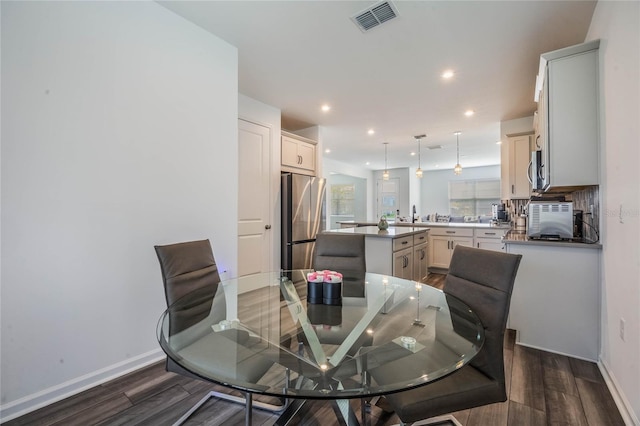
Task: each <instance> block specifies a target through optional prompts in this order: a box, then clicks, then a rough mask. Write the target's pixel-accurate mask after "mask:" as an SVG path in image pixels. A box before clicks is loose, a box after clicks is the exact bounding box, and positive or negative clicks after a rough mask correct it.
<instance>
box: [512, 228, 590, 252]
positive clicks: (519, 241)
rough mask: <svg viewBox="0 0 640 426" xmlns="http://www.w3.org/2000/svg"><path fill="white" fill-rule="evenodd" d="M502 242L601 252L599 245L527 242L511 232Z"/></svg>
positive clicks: (542, 241)
mask: <svg viewBox="0 0 640 426" xmlns="http://www.w3.org/2000/svg"><path fill="white" fill-rule="evenodd" d="M502 242H503V243H504V244H514V245H528V246H531V245H534V246H547V247H569V248H578V249H592V250H601V249H602V244H601V243H580V242H572V241H544V240H529V239H527V238H526V236H524V235H518V236H517V237H514V236H513V235H511V232H508V233H507V235H505V236H504V237H503V238H502Z"/></svg>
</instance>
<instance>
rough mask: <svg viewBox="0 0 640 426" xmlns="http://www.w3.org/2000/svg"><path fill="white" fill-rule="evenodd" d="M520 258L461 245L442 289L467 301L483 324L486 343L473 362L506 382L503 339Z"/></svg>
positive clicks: (476, 366) (495, 377)
mask: <svg viewBox="0 0 640 426" xmlns="http://www.w3.org/2000/svg"><path fill="white" fill-rule="evenodd" d="M521 258H522V255H519V254H518V255H516V254H508V253H502V252H498V251H491V250H483V249H477V248H471V247H464V246H460V245H458V246H456V248H455V250H454V252H453V256H452V258H451V263H450V265H449V273H448V274H447V278H446V280H445V284H444V289H443V291H444V292H445V293H446V294H448V295H451V296H454V297H455V298H458V299H460V300H462V301H463V302H464V303H465V304H467V305H468V306H469V307H470V308H471V309H472V310H473V311H474V312H475V313H476V314H477V315H478V317H479V318H480V320H481V321H482V324H483V326H484V329H485V342H484V346H483V347H482V349H481V351H480V353H478V355H476V357H475V358H474V359H473V360H472V361H471V365H473V366H474V367H475V368H476V369H478V370H480V371H482V372H483V373H484V374H486V375H487V376H488V377H490V378H492V379H494V380H497V381H499V382H501V383H503V384H504V382H505V378H504V358H503V340H504V333H505V329H506V326H507V316H508V315H509V305H510V303H511V292H512V290H513V284H514V281H515V279H516V273H517V272H518V266H519V265H520V259H521Z"/></svg>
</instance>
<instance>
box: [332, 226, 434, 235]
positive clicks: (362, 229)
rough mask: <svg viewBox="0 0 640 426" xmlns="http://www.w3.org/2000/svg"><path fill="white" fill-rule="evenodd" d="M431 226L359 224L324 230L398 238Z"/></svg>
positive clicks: (423, 230)
mask: <svg viewBox="0 0 640 426" xmlns="http://www.w3.org/2000/svg"><path fill="white" fill-rule="evenodd" d="M428 230H429V228H425V227H406V226H402V227H397V228H396V227H393V226H389V229H385V230H380V229H378V226H377V225H376V226H358V227H357V228H342V229H331V230H329V231H324V232H338V233H341V234H364V235H366V236H367V237H381V238H397V237H406V236H409V235H413V234H418V233H420V232H425V231H428Z"/></svg>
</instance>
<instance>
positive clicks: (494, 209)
mask: <svg viewBox="0 0 640 426" xmlns="http://www.w3.org/2000/svg"><path fill="white" fill-rule="evenodd" d="M491 217H492V219H493V220H494V221H497V222H508V221H509V215H508V213H507V211H506V209H505V206H504V203H502V204H492V205H491Z"/></svg>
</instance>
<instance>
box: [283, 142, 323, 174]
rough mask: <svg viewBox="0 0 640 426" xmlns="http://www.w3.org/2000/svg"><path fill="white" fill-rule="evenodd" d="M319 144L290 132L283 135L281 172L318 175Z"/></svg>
mask: <svg viewBox="0 0 640 426" xmlns="http://www.w3.org/2000/svg"><path fill="white" fill-rule="evenodd" d="M316 145H317V142H316V141H314V140H311V139H307V138H304V137H302V136H298V135H295V134H293V133H289V132H285V131H283V132H282V135H281V170H282V171H285V172H293V173H300V174H305V175H310V176H315V175H316Z"/></svg>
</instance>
